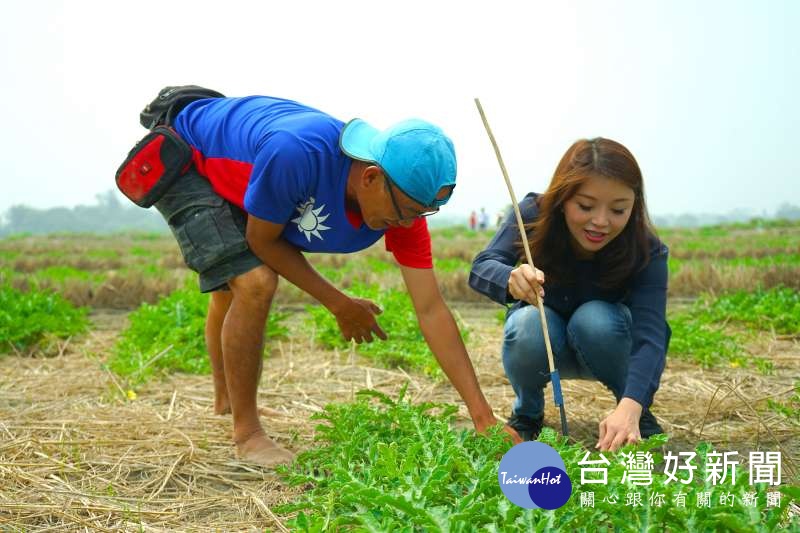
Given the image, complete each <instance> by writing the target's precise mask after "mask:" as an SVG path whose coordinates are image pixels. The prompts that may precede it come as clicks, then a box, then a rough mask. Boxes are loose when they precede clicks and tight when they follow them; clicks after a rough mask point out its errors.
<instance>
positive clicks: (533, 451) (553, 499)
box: [497, 441, 572, 509]
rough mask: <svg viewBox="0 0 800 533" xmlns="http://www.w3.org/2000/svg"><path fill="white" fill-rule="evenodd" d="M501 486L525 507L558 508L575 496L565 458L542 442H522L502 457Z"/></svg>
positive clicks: (499, 477) (506, 493) (514, 500)
mask: <svg viewBox="0 0 800 533" xmlns="http://www.w3.org/2000/svg"><path fill="white" fill-rule="evenodd" d="M497 481H498V482H499V483H500V489H501V490H502V491H503V494H505V495H506V498H508V499H509V500H510V501H511V503H513V504H515V505H518V506H520V507H523V508H525V509H558V508H559V507H561V506H562V505H564V504H565V503H567V501H568V500H569V498H570V496H571V495H572V481H570V479H569V476H568V475H567V469H566V467H565V466H564V460H563V459H561V456H560V455H558V452H557V451H555V450H554V449H553V448H551V447H550V446H548V445H547V444H545V443H543V442H538V441H529V442H521V443H519V444H517V445H516V446H514V447H513V448H511V449H510V450H508V452H506V454H505V455H504V456H503V458H502V459H501V460H500V469H499V470H498V472H497Z"/></svg>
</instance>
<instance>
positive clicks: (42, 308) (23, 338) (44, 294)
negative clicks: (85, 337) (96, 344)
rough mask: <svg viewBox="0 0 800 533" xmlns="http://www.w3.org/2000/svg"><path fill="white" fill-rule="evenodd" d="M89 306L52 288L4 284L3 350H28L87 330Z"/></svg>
mask: <svg viewBox="0 0 800 533" xmlns="http://www.w3.org/2000/svg"><path fill="white" fill-rule="evenodd" d="M86 314H87V309H85V308H76V307H75V306H73V305H72V304H71V303H69V302H68V301H66V300H65V299H64V298H63V297H61V296H60V295H59V294H56V293H54V292H51V291H38V290H31V291H28V292H22V291H19V290H17V289H14V288H12V287H9V286H7V285H3V286H0V353H8V352H10V351H14V350H17V351H27V350H30V349H32V348H36V347H37V346H40V345H45V344H47V343H48V341H49V340H52V339H64V338H67V337H70V336H72V335H76V334H78V333H82V332H84V331H86V329H87V327H88V326H89V321H88V319H87V318H86Z"/></svg>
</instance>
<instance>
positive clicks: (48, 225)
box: [0, 190, 800, 237]
mask: <svg viewBox="0 0 800 533" xmlns="http://www.w3.org/2000/svg"><path fill="white" fill-rule="evenodd" d="M120 198H122V200H120ZM96 199H97V204H96V205H78V206H75V207H53V208H50V209H36V208H33V207H28V206H25V205H16V206H14V207H11V208H9V209H8V211H6V213H5V214H4V216H3V217H2V218H0V237H5V236H7V235H13V234H19V233H30V234H47V233H116V232H123V231H141V232H148V233H150V232H155V233H167V232H169V228H167V225H166V223H165V222H164V220H163V219H162V218H161V215H159V214H158V212H157V211H156V210H155V208H150V209H142V208H140V207H137V206H135V205H133V204H132V203H130V202H128V201H127V200H126V199H124V198H123V197H121V196H120V195H119V194H118V193H117V192H116V191H113V190H110V191H107V192H105V193H103V194H98V195H97V196H96ZM510 209H511V206H510V205H509V206H507V207H506V210H505V211H506V213H509V212H510ZM754 218H764V219H767V218H769V219H784V220H800V206H796V205H792V204H788V203H785V204H783V205H781V206H780V207H779V208H778V209H777V210H776V211H775V213H774V214H772V215H771V216H767V215H766V214H764V215H762V216H759V215H757V214H754V213H753V212H752V211H746V210H738V211H731V212H730V213H728V214H710V213H701V214H697V213H684V214H678V215H656V216H654V217H653V219H654V220H653V222H654V223H655V225H656V226H657V227H662V228H663V227H684V228H691V227H698V226H711V225H716V224H730V223H734V222H748V221H750V220H753V219H754ZM466 223H467V216H466V215H458V214H444V213H443V214H442V215H438V216H435V217H432V218H431V219H430V220H429V224H430V225H431V227H446V226H458V225H466Z"/></svg>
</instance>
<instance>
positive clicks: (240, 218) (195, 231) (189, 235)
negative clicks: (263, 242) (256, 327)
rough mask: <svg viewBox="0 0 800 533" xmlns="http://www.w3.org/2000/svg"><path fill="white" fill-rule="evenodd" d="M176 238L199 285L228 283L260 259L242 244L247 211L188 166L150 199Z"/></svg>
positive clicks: (209, 287)
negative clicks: (157, 196)
mask: <svg viewBox="0 0 800 533" xmlns="http://www.w3.org/2000/svg"><path fill="white" fill-rule="evenodd" d="M155 207H156V209H158V211H159V213H161V215H162V216H163V217H164V220H166V221H167V224H169V228H170V230H172V234H173V235H174V236H175V239H176V240H177V241H178V245H179V246H180V248H181V254H183V261H184V262H185V263H186V266H188V267H189V268H190V269H192V270H194V271H195V272H197V273H198V274H199V275H200V290H201V291H202V292H211V291H215V290H226V289H228V281H230V280H231V279H233V278H235V277H236V276H239V275H241V274H244V273H246V272H249V271H250V270H252V269H254V268H256V267H257V266H259V265H261V264H262V262H261V260H260V259H259V258H258V257H256V255H255V254H253V252H251V251H250V249H249V248H248V246H247V240H246V238H245V231H246V228H247V214H246V213H245V212H244V211H242V210H241V209H240V208H239V207H237V206H235V205H233V204H232V203H230V202H229V201H227V200H225V199H224V198H223V197H221V196H220V195H219V194H217V193H216V192H215V191H214V189H213V188H212V187H211V183H210V182H209V181H208V179H206V178H205V177H204V176H202V175H201V174H199V173H198V172H197V170H195V169H194V168H192V169H191V170H190V171H189V172H188V173H187V174H185V175H184V176H182V177H181V178H180V179H178V181H177V182H176V183H175V184H174V185H173V186H172V187H171V188H170V189H169V190H168V191H167V193H166V194H165V195H164V196H163V197H162V198H161V199H160V200H159V201H158V202H156V203H155Z"/></svg>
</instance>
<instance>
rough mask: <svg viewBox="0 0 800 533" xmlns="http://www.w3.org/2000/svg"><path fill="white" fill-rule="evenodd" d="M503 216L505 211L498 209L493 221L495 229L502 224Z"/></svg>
mask: <svg viewBox="0 0 800 533" xmlns="http://www.w3.org/2000/svg"><path fill="white" fill-rule="evenodd" d="M505 216H506V215H505V213H504V212H503V211H498V212H497V218H496V219H495V222H494V227H495V229H500V226H502V225H503V218H505Z"/></svg>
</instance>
